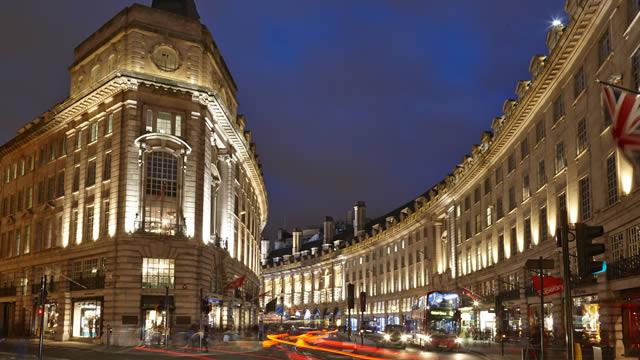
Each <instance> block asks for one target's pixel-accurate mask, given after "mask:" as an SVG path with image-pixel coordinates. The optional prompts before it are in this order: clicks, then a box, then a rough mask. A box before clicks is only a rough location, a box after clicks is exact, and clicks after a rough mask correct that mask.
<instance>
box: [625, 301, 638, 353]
mask: <svg viewBox="0 0 640 360" xmlns="http://www.w3.org/2000/svg"><path fill="white" fill-rule="evenodd" d="M622 339H623V342H624V353H625V356H638V355H640V292H637V293H634V294H632V295H627V296H625V302H624V303H623V305H622Z"/></svg>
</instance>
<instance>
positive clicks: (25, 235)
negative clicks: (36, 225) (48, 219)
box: [22, 225, 31, 254]
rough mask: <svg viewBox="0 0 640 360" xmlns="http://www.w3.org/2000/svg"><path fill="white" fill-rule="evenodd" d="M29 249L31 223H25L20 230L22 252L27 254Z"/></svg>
mask: <svg viewBox="0 0 640 360" xmlns="http://www.w3.org/2000/svg"><path fill="white" fill-rule="evenodd" d="M30 251H31V225H25V226H24V231H23V232H22V253H23V254H28V253H29V252H30Z"/></svg>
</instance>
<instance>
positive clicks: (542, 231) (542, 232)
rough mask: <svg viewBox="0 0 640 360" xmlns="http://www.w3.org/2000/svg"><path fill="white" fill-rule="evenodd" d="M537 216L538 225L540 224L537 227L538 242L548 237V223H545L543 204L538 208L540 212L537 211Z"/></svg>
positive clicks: (545, 209) (545, 214)
mask: <svg viewBox="0 0 640 360" xmlns="http://www.w3.org/2000/svg"><path fill="white" fill-rule="evenodd" d="M538 216H539V218H538V225H539V226H540V228H539V232H538V234H539V236H540V238H539V242H542V241H545V240H547V238H548V236H549V235H548V234H549V231H548V227H547V226H548V225H547V207H546V206H543V207H541V208H540V213H539V215H538Z"/></svg>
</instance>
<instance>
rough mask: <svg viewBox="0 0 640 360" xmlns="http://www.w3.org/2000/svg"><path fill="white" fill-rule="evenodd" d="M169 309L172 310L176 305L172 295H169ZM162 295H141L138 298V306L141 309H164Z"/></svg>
mask: <svg viewBox="0 0 640 360" xmlns="http://www.w3.org/2000/svg"><path fill="white" fill-rule="evenodd" d="M168 298H169V310H171V311H173V310H175V309H176V305H175V303H174V302H173V296H169V297H168ZM164 300H165V296H164V295H142V297H141V299H140V308H141V309H142V310H155V309H156V308H158V309H159V310H164Z"/></svg>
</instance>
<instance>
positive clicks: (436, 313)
mask: <svg viewBox="0 0 640 360" xmlns="http://www.w3.org/2000/svg"><path fill="white" fill-rule="evenodd" d="M429 314H430V315H434V316H453V311H445V310H431V311H430V312H429Z"/></svg>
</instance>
